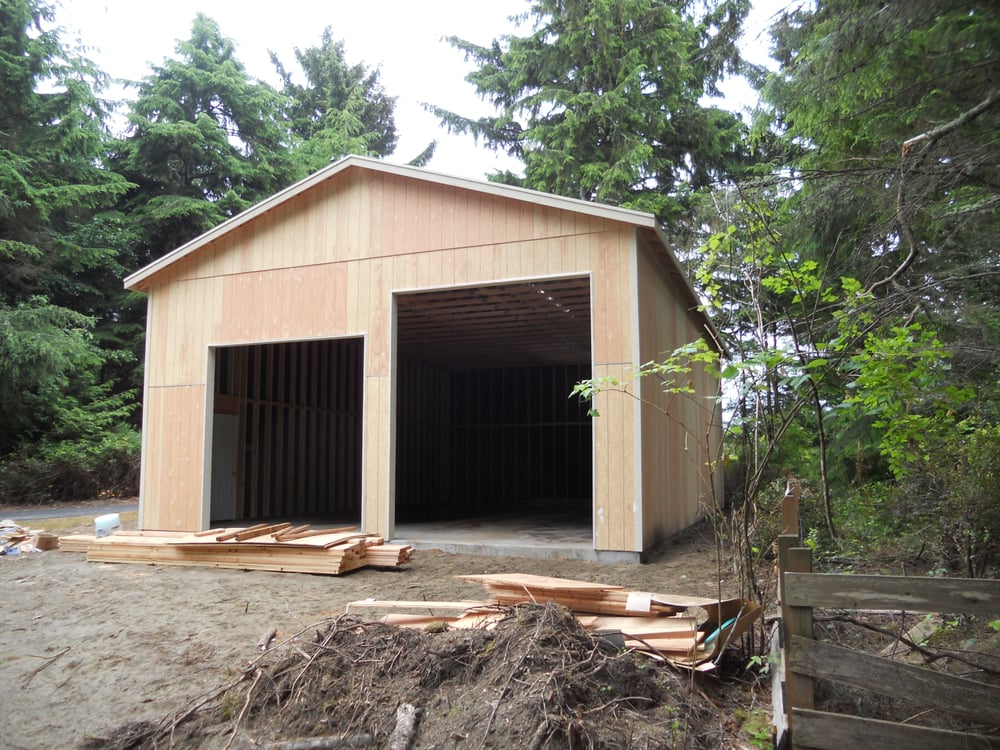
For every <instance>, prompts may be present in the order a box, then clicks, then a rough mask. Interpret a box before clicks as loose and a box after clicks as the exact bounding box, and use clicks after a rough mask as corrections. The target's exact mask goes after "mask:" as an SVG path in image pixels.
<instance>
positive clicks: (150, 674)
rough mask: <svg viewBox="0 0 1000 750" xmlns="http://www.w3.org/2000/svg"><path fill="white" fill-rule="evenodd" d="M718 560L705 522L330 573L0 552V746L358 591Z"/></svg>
mask: <svg viewBox="0 0 1000 750" xmlns="http://www.w3.org/2000/svg"><path fill="white" fill-rule="evenodd" d="M716 570H717V568H716V553H715V545H714V543H713V540H712V535H711V530H710V529H709V528H707V527H699V528H696V529H695V530H694V531H692V532H689V533H687V534H685V535H684V536H683V537H682V538H679V539H677V540H674V541H673V542H670V543H667V544H666V545H664V547H663V548H662V549H661V550H660V551H659V552H658V553H657V554H656V555H654V559H653V562H652V563H650V564H647V565H627V564H622V565H608V564H599V563H589V562H580V561H570V560H545V561H539V560H522V559H512V558H489V557H474V556H465V555H449V554H444V553H441V552H438V551H418V552H417V553H415V555H414V560H413V562H412V563H411V564H410V565H409V566H408V567H407V568H405V569H403V570H399V571H377V570H370V569H366V570H360V571H356V572H354V573H351V574H348V575H345V576H340V577H332V576H312V575H300V574H287V573H266V572H259V571H248V572H244V571H234V570H217V569H211V568H182V567H168V566H149V565H108V564H103V563H88V562H86V561H85V559H84V555H83V554H80V553H67V552H58V551H53V552H40V553H33V554H24V555H20V556H17V557H9V558H8V557H0V591H2V592H3V593H2V596H0V599H2V601H3V619H2V623H3V626H2V628H0V717H2V719H0V748H12V749H16V748H56V747H60V748H61V747H73V746H75V745H77V744H78V743H80V742H81V741H83V740H84V739H85V738H86V737H91V736H103V735H105V734H106V733H107V732H109V731H110V729H112V728H114V727H117V726H119V725H121V724H123V723H125V722H127V721H138V720H151V721H155V720H158V719H160V718H162V717H163V716H164V715H166V714H168V713H169V712H171V711H174V710H177V709H179V708H181V707H182V706H183V705H184V704H185V703H187V702H188V701H190V700H191V699H194V698H196V697H198V696H200V695H202V694H204V693H205V692H207V691H209V690H211V689H213V688H215V687H216V686H217V685H220V684H222V683H223V682H227V681H229V680H231V679H232V678H233V676H234V675H236V674H238V673H239V672H240V670H241V668H242V667H243V666H245V665H246V663H247V662H248V661H249V660H251V659H253V658H255V657H257V656H258V655H259V654H260V652H259V651H258V650H257V644H258V642H259V641H260V640H261V637H262V636H264V634H265V633H267V632H268V631H270V630H271V629H277V630H278V639H279V640H280V639H281V638H282V637H287V636H291V635H293V634H295V633H297V632H300V631H302V630H304V629H309V628H311V627H312V626H313V625H315V624H317V623H320V622H322V621H324V620H325V619H327V618H330V617H332V616H335V615H337V614H339V613H341V612H342V611H343V609H344V606H345V605H346V604H347V603H348V602H350V601H353V600H356V599H364V598H368V597H375V598H380V599H449V600H451V599H463V598H469V599H479V598H482V596H483V592H482V589H481V588H480V587H479V586H477V585H475V584H470V583H467V582H465V581H462V580H459V579H457V578H455V576H456V575H459V574H463V573H484V572H531V573H542V574H545V575H553V576H561V577H566V578H577V579H582V580H589V581H598V582H607V583H615V584H620V585H623V586H626V587H629V588H633V589H638V590H645V591H656V592H661V593H678V594H688V595H692V596H712V595H714V594H715V593H716V592H717V591H718V580H717V578H718V576H717V573H716ZM722 585H723V590H724V593H727V594H731V593H733V592H732V590H731V582H730V581H723V584H722Z"/></svg>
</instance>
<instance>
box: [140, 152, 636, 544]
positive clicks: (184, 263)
mask: <svg viewBox="0 0 1000 750" xmlns="http://www.w3.org/2000/svg"><path fill="white" fill-rule="evenodd" d="M634 231H635V230H634V228H633V227H632V226H631V225H628V224H622V223H618V222H614V221H612V220H609V219H603V218H599V217H595V216H591V215H587V214H583V213H576V212H569V211H562V210H557V209H554V208H550V207H546V206H542V205H537V204H534V203H532V202H528V201H520V200H513V199H509V198H503V197H497V196H494V195H489V194H484V193H480V192H476V191H470V190H463V189H459V188H456V187H451V186H447V185H442V184H438V183H434V182H430V181H423V180H416V179H412V178H407V177H401V176H397V175H392V174H388V173H385V174H383V173H378V172H368V171H365V170H360V169H359V170H347V171H346V172H342V173H338V174H336V175H334V176H332V177H331V178H330V179H329V180H327V181H326V182H324V183H322V184H320V185H317V186H316V187H314V188H312V189H311V190H309V191H307V192H304V193H302V194H300V195H298V196H296V197H295V198H293V199H290V200H288V201H286V202H284V203H281V204H279V205H277V206H276V207H275V208H273V209H272V210H270V211H268V212H267V213H264V214H262V215H260V216H258V217H257V218H255V219H254V220H253V221H251V222H249V223H247V224H245V225H243V226H240V227H237V228H235V229H233V230H231V231H229V232H228V233H226V234H224V235H222V236H221V237H219V238H218V239H216V240H214V241H213V242H211V243H210V244H208V245H206V246H205V247H202V248H200V249H199V250H198V251H197V252H195V253H193V254H191V255H189V256H187V257H184V258H183V259H180V260H178V261H177V262H175V263H174V264H172V265H171V266H169V267H168V268H167V269H166V270H165V271H162V272H160V273H158V274H156V275H154V276H152V277H151V278H150V279H149V281H148V292H149V294H150V311H151V314H150V321H151V322H150V328H149V334H148V335H149V337H150V339H149V354H148V362H147V368H148V371H149V381H150V388H149V390H148V391H147V409H151V410H152V413H153V416H151V417H149V429H148V430H147V431H146V436H145V440H146V442H147V445H146V456H147V457H146V465H145V466H144V467H143V468H144V472H145V476H144V480H143V493H144V495H143V518H142V521H141V522H142V524H143V525H144V526H146V527H150V528H153V527H158V528H184V529H188V530H193V529H196V528H197V527H198V523H199V521H198V519H199V518H201V513H200V507H201V505H202V503H203V498H202V497H201V487H202V471H203V465H202V464H203V453H204V452H203V448H202V439H203V437H202V425H203V423H204V409H205V403H206V402H205V399H206V393H205V387H206V378H207V375H206V373H207V370H208V368H207V352H208V348H209V347H210V346H234V345H242V344H257V343H265V342H280V341H291V340H301V339H313V338H319V339H323V338H340V337H350V336H362V337H364V352H365V362H364V378H365V383H364V404H365V422H364V434H363V437H362V442H363V445H362V453H363V468H362V483H363V514H362V517H363V523H364V525H365V527H366V529H367V530H369V531H378V532H380V533H383V534H386V533H389V532H390V527H391V524H392V516H391V513H390V487H391V481H390V480H391V476H390V474H391V468H390V467H391V460H390V459H391V450H390V447H391V416H390V409H389V397H390V391H391V389H390V382H389V378H390V372H391V361H392V356H393V349H392V345H393V342H392V327H393V326H392V317H391V316H392V313H391V310H392V307H391V304H392V298H393V293H394V292H402V291H415V290H421V289H434V288H442V287H448V286H452V285H474V284H489V283H497V282H503V281H508V280H513V279H534V278H545V277H550V276H561V275H566V276H570V275H574V276H575V275H590V276H591V278H592V295H593V300H592V320H593V352H594V362H593V365H594V371H595V373H596V374H599V373H605V372H607V373H618V372H621V371H622V368H623V367H625V366H626V364H627V363H629V362H631V359H632V357H631V354H632V353H631V343H630V342H631V341H632V320H631V315H630V310H631V305H630V302H629V299H630V296H629V295H630V292H629V283H630V279H631V275H630V273H631V272H630V268H631V266H630V262H629V260H628V255H629V252H630V248H631V247H632V242H633V240H632V238H633V235H634ZM199 399H200V401H199V404H200V405H199V407H198V410H197V411H196V412H194V413H192V412H191V411H190V408H191V402H192V401H198V400H199ZM634 417H635V415H634V414H633V413H632V411H631V407H630V408H629V409H625V410H622V411H621V412H620V413H619V415H618V416H615V417H613V418H611V419H607V420H598V421H597V422H596V423H595V428H594V439H595V443H596V444H597V445H599V446H608V450H607V451H602V450H601V449H600V448H598V449H597V450H596V451H595V454H596V455H597V456H598V459H597V460H598V462H599V465H598V464H595V479H596V478H597V477H602V476H603V477H604V479H603V480H599V481H597V484H598V485H599V487H595V495H596V497H597V500H596V502H597V512H598V515H601V514H603V515H601V517H602V518H603V521H602V522H601V523H599V524H597V525H596V526H595V529H596V531H595V534H596V538H597V547H598V548H599V549H614V550H637V549H639V547H638V544H639V543H640V540H639V539H637V535H636V533H635V526H636V509H635V507H634V503H635V501H636V498H635V491H634V481H633V477H634V473H633V472H632V469H631V467H632V466H633V463H634V462H633V458H632V454H631V451H632V450H633V447H634V446H633V436H632V430H631V428H630V425H631V424H632V420H633V419H634ZM622 434H625V437H624V438H622V437H621V435H622ZM175 455H181V460H182V461H183V462H184V463H183V465H184V467H185V471H188V472H189V476H187V477H186V478H185V479H184V481H182V482H180V483H174V482H173V481H172V478H173V477H174V474H175V472H176V468H175V465H174V464H173V463H172V462H173V461H174V456H175ZM601 482H603V484H601Z"/></svg>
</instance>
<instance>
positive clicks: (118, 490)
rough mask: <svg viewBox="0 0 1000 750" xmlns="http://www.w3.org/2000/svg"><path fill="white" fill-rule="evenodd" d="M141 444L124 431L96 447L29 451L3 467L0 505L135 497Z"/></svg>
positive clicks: (58, 445)
mask: <svg viewBox="0 0 1000 750" xmlns="http://www.w3.org/2000/svg"><path fill="white" fill-rule="evenodd" d="M140 446H141V438H140V435H139V433H138V432H137V431H135V430H134V429H132V428H130V427H126V426H120V427H117V428H116V429H115V430H113V431H111V432H109V433H107V434H105V435H102V436H101V437H100V438H99V439H98V440H97V441H96V442H90V441H68V440H67V441H60V442H55V443H40V444H38V445H33V446H28V447H26V448H23V449H22V450H20V451H18V452H16V453H13V454H11V455H9V456H7V457H6V458H4V459H3V460H2V461H0V502H2V503H5V504H12V505H26V504H39V503H53V502H60V501H79V500H89V499H92V498H96V497H133V496H135V495H137V494H138V492H139V453H140Z"/></svg>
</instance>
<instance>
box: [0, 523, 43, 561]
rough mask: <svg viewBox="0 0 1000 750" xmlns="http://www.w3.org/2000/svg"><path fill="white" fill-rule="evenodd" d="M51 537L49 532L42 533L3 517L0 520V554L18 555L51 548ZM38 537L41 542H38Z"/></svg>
mask: <svg viewBox="0 0 1000 750" xmlns="http://www.w3.org/2000/svg"><path fill="white" fill-rule="evenodd" d="M43 537H44V538H43ZM51 537H52V535H51V534H44V533H43V532H40V531H35V530H33V529H29V528H26V527H24V526H19V525H18V524H16V523H14V522H13V521H11V520H9V519H4V520H3V521H0V555H19V554H21V553H22V552H37V551H39V550H43V549H52V540H51ZM40 539H41V544H39V540H40Z"/></svg>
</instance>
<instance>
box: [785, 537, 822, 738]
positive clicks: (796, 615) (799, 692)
mask: <svg viewBox="0 0 1000 750" xmlns="http://www.w3.org/2000/svg"><path fill="white" fill-rule="evenodd" d="M785 562H786V564H785V565H784V566H783V567H782V571H783V573H782V576H781V578H782V583H783V585H784V577H785V576H784V573H785V572H787V573H811V572H812V550H811V549H809V548H808V547H791V548H789V549H788V550H787V551H786V560H785ZM784 594H785V591H784V586H783V590H782V595H783V596H784ZM781 621H782V625H783V630H784V636H785V660H786V661H785V663H786V665H787V663H788V655H789V654H790V653H791V650H792V636H796V635H798V636H801V637H803V638H810V639H811V638H812V637H813V613H812V607H792V606H789V604H788V600H787V599H782V602H781ZM814 686H815V685H814V680H813V678H812V677H809V676H808V675H804V674H798V673H796V672H793V671H792V670H790V669H786V672H785V697H786V699H787V701H786V710H787V712H788V726H789V732H790V734H791V738H792V748H793V750H794V748H797V747H798V745H797V744H796V742H795V722H794V719H793V716H792V714H793V713H794V711H795V709H796V708H808V709H812V708H814V707H815V703H814V692H813V691H814Z"/></svg>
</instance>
